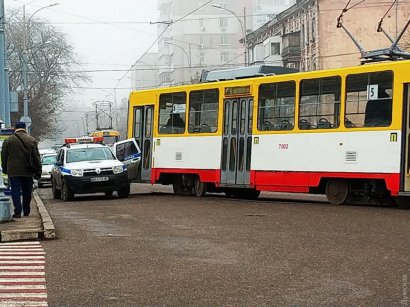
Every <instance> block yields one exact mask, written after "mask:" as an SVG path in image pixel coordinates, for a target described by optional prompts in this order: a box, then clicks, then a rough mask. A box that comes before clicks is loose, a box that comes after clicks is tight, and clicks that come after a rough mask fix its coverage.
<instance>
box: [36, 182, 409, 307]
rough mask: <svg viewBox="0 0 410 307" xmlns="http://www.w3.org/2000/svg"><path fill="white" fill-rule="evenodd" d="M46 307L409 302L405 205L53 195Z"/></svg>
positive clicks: (46, 196) (154, 192) (151, 194)
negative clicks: (54, 237)
mask: <svg viewBox="0 0 410 307" xmlns="http://www.w3.org/2000/svg"><path fill="white" fill-rule="evenodd" d="M40 195H41V196H42V198H43V200H44V202H45V204H46V206H47V208H48V209H49V213H50V214H51V216H52V218H53V220H54V223H55V225H56V227H57V235H58V240H55V241H46V242H44V248H45V250H46V253H47V258H46V261H47V262H46V278H47V288H48V295H49V303H50V306H139V305H144V306H154V305H155V306H165V305H166V306H387V305H389V306H406V305H408V304H410V299H409V296H410V239H409V234H410V223H409V220H410V210H401V209H393V208H389V207H369V206H341V207H338V206H331V205H329V204H327V203H326V202H323V198H322V197H314V198H306V199H305V200H302V201H300V200H297V199H296V198H295V197H288V196H286V195H285V196H283V195H280V196H276V197H274V196H273V195H272V194H264V195H263V196H264V197H263V199H260V200H256V201H245V200H235V199H229V198H225V197H222V196H210V197H205V198H195V197H190V196H174V195H173V194H172V193H170V190H169V189H167V188H165V189H164V188H151V187H150V186H144V185H135V186H134V194H133V195H132V196H131V197H130V198H129V199H118V198H116V197H112V198H111V199H105V197H104V196H83V197H80V198H78V199H76V200H75V201H74V202H70V203H63V202H62V201H55V200H52V199H51V193H50V190H49V189H41V190H40Z"/></svg>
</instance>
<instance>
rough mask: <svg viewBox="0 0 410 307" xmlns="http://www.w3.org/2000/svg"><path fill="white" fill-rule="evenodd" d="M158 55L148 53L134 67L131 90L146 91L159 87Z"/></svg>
mask: <svg viewBox="0 0 410 307" xmlns="http://www.w3.org/2000/svg"><path fill="white" fill-rule="evenodd" d="M157 61H158V53H147V54H145V55H144V56H143V57H142V58H141V59H140V60H138V61H136V62H135V63H134V65H132V70H131V88H132V89H133V90H144V89H149V88H153V87H156V86H158V65H157Z"/></svg>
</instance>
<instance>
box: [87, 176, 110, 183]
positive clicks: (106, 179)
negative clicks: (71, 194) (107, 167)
mask: <svg viewBox="0 0 410 307" xmlns="http://www.w3.org/2000/svg"><path fill="white" fill-rule="evenodd" d="M108 180H109V178H108V177H93V178H90V181H91V182H101V181H108Z"/></svg>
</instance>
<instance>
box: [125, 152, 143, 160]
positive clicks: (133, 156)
mask: <svg viewBox="0 0 410 307" xmlns="http://www.w3.org/2000/svg"><path fill="white" fill-rule="evenodd" d="M136 158H141V153H136V154H133V155H130V156H126V157H125V158H124V160H125V161H126V160H132V159H136Z"/></svg>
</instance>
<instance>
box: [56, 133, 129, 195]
mask: <svg viewBox="0 0 410 307" xmlns="http://www.w3.org/2000/svg"><path fill="white" fill-rule="evenodd" d="M100 139H101V141H102V138H92V137H83V138H69V139H66V144H65V145H64V146H63V147H61V149H60V151H59V152H58V155H57V161H56V163H55V165H54V166H53V168H52V170H51V184H52V192H53V198H54V199H58V198H61V199H63V200H64V201H70V200H72V199H74V195H75V194H88V193H99V192H104V193H105V195H106V196H111V195H112V194H113V193H114V191H116V192H117V194H118V196H119V197H120V198H127V197H128V196H129V194H130V181H129V180H128V175H127V166H126V165H125V164H124V163H122V162H121V161H119V160H118V159H117V158H116V157H115V155H114V154H113V152H112V151H111V150H110V148H109V147H108V146H106V145H104V144H99V143H98V141H99V140H100Z"/></svg>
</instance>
